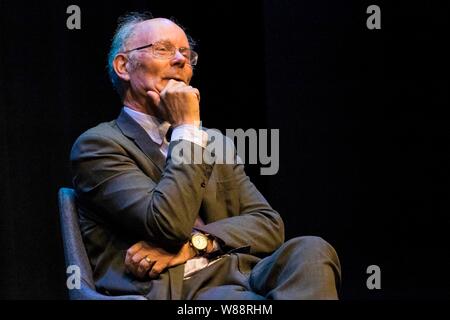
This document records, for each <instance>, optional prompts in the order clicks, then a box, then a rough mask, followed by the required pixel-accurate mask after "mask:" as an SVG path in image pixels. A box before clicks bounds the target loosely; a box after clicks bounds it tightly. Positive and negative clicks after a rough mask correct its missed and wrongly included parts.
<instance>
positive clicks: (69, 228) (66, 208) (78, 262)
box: [58, 188, 146, 300]
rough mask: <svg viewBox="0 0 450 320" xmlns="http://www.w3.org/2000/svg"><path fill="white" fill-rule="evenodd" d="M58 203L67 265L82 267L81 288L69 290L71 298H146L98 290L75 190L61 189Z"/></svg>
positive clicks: (144, 298)
mask: <svg viewBox="0 0 450 320" xmlns="http://www.w3.org/2000/svg"><path fill="white" fill-rule="evenodd" d="M58 204H59V214H60V222H61V232H62V239H63V247H64V256H65V259H66V267H69V266H77V267H78V268H80V285H81V286H80V289H72V290H69V298H70V299H72V300H78V299H80V300H91V299H96V300H146V297H145V296H141V295H122V296H108V295H104V294H102V293H99V292H97V291H96V289H95V284H94V278H93V276H92V268H91V265H90V263H89V259H88V256H87V253H86V248H85V246H84V243H83V238H82V237H81V232H80V225H79V223H78V210H77V206H76V201H75V190H73V189H71V188H61V189H59V193H58Z"/></svg>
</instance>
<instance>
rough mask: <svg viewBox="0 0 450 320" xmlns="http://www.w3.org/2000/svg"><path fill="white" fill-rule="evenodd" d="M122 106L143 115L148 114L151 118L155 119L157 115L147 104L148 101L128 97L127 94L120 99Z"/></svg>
mask: <svg viewBox="0 0 450 320" xmlns="http://www.w3.org/2000/svg"><path fill="white" fill-rule="evenodd" d="M122 103H123V105H125V106H127V107H129V108H130V109H133V110H135V111H139V112H142V113H145V114H149V115H151V116H154V117H156V116H157V115H156V114H155V112H154V111H153V110H152V109H153V108H152V107H151V106H150V105H149V104H148V101H145V100H142V99H139V98H137V97H133V96H130V95H129V94H128V93H127V94H125V96H124V97H123V99H122Z"/></svg>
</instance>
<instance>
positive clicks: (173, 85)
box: [161, 79, 186, 97]
mask: <svg viewBox="0 0 450 320" xmlns="http://www.w3.org/2000/svg"><path fill="white" fill-rule="evenodd" d="M184 87H186V84H185V83H184V82H183V81H177V80H173V79H170V80H169V81H168V82H167V84H166V86H165V87H164V89H162V90H161V96H162V97H164V96H165V95H166V94H167V92H171V91H175V90H177V89H181V88H184Z"/></svg>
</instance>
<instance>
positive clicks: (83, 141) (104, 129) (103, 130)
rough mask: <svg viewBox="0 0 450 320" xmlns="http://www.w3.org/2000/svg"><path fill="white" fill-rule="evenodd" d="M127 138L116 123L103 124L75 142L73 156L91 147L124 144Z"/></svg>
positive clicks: (85, 133)
mask: <svg viewBox="0 0 450 320" xmlns="http://www.w3.org/2000/svg"><path fill="white" fill-rule="evenodd" d="M124 139H125V136H124V135H123V134H122V132H121V131H120V129H119V128H118V127H117V125H116V121H115V120H113V121H110V122H102V123H100V124H98V125H97V126H95V127H92V128H90V129H88V130H86V131H85V132H83V133H82V134H81V135H80V136H79V137H78V138H77V139H76V140H75V142H74V144H73V147H72V154H73V153H74V152H77V151H80V148H81V149H84V148H85V147H86V146H89V145H105V144H106V145H116V144H119V145H120V144H122V143H123V142H124Z"/></svg>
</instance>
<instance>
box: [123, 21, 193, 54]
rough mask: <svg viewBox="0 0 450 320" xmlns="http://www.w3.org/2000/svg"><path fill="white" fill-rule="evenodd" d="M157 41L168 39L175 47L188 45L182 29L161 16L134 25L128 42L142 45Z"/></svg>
mask: <svg viewBox="0 0 450 320" xmlns="http://www.w3.org/2000/svg"><path fill="white" fill-rule="evenodd" d="M157 41H168V42H171V43H172V44H173V45H175V46H176V47H189V41H188V38H187V36H186V33H185V32H184V31H183V29H181V28H180V27H179V26H178V25H176V24H175V23H174V22H172V21H170V20H168V19H163V18H156V19H151V20H146V21H143V22H140V23H139V24H138V25H136V27H135V29H134V32H133V35H132V37H131V39H130V40H129V43H130V44H132V45H133V46H142V45H146V44H150V43H155V42H157Z"/></svg>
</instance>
